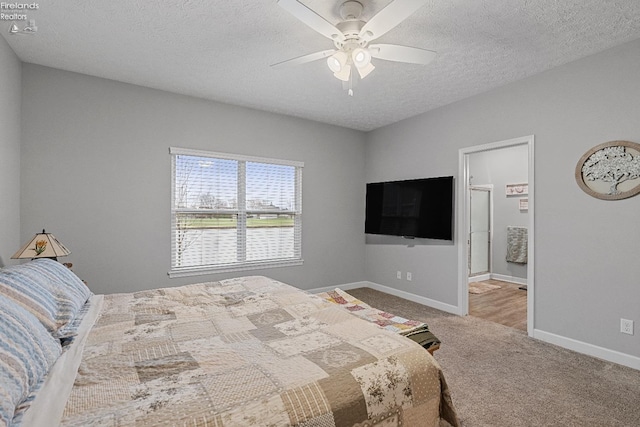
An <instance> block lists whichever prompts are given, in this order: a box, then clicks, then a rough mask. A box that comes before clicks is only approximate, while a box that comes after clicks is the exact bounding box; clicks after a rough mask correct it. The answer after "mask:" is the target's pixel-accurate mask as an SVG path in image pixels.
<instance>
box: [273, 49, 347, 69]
mask: <svg viewBox="0 0 640 427" xmlns="http://www.w3.org/2000/svg"><path fill="white" fill-rule="evenodd" d="M335 52H336V50H335V49H329V50H322V51H320V52H315V53H310V54H308V55H302V56H298V57H297V58H293V59H287V60H286V61H282V62H278V63H276V64H271V67H273V68H280V67H288V66H290V65H300V64H306V63H307V62H313V61H317V60H319V59H323V58H328V57H330V56H331V55H333V54H334V53H335Z"/></svg>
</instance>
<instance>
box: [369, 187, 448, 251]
mask: <svg viewBox="0 0 640 427" xmlns="http://www.w3.org/2000/svg"><path fill="white" fill-rule="evenodd" d="M364 224H365V225H364V232H365V233H367V234H383V235H390V236H404V237H420V238H427V239H438V240H453V177H452V176H443V177H438V178H424V179H411V180H406V181H389V182H375V183H369V184H367V201H366V211H365V223H364Z"/></svg>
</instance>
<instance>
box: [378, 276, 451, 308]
mask: <svg viewBox="0 0 640 427" xmlns="http://www.w3.org/2000/svg"><path fill="white" fill-rule="evenodd" d="M368 283H369V286H368V287H369V288H371V289H375V290H376V291H380V292H384V293H385V294H390V295H395V296H397V297H400V298H404V299H408V300H409V301H413V302H417V303H418V304H422V305H426V306H427V307H432V308H436V309H438V310H442V311H446V312H447V313H453V314H460V310H459V309H458V307H457V306H455V305H451V304H447V303H444V302H440V301H436V300H434V299H431V298H427V297H423V296H420V295H416V294H412V293H410V292H406V291H400V290H398V289H394V288H390V287H388V286H384V285H379V284H377V283H373V282H368Z"/></svg>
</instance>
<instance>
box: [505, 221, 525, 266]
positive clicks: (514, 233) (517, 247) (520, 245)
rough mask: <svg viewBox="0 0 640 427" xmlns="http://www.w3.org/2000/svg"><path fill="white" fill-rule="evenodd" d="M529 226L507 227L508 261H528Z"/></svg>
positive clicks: (521, 262) (522, 262) (519, 262)
mask: <svg viewBox="0 0 640 427" xmlns="http://www.w3.org/2000/svg"><path fill="white" fill-rule="evenodd" d="M527 240H528V238H527V228H526V227H513V226H509V227H507V262H514V263H517V264H526V263H527Z"/></svg>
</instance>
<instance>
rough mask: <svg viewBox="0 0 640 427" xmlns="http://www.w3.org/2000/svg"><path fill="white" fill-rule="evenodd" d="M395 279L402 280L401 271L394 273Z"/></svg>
mask: <svg viewBox="0 0 640 427" xmlns="http://www.w3.org/2000/svg"><path fill="white" fill-rule="evenodd" d="M396 279H400V280H402V271H400V270H398V271H396Z"/></svg>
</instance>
